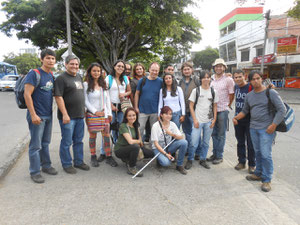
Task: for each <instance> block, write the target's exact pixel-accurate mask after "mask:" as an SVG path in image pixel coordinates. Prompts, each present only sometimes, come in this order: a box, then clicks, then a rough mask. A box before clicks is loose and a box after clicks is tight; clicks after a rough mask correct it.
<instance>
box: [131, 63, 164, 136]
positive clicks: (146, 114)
mask: <svg viewBox="0 0 300 225" xmlns="http://www.w3.org/2000/svg"><path fill="white" fill-rule="evenodd" d="M159 69H160V66H159V64H158V63H157V62H153V63H151V64H150V66H149V73H150V74H149V76H148V77H146V80H145V82H144V85H143V86H142V81H143V79H140V80H139V82H138V86H137V89H136V92H135V96H134V102H135V104H134V107H135V110H136V111H137V112H139V113H140V115H139V123H140V132H141V135H143V134H144V129H145V125H146V122H147V120H148V118H149V120H150V127H152V126H153V124H154V123H155V122H156V121H157V118H158V101H159V91H160V89H161V85H162V79H161V78H159V77H158V74H159Z"/></svg>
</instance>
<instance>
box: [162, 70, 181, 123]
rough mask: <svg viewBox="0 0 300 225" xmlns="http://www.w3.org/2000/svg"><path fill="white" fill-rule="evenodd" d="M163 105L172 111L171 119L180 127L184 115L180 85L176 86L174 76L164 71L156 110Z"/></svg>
mask: <svg viewBox="0 0 300 225" xmlns="http://www.w3.org/2000/svg"><path fill="white" fill-rule="evenodd" d="M164 106H169V107H170V108H171V109H172V111H173V114H172V121H173V122H174V123H175V124H176V125H177V127H178V128H180V123H182V122H183V121H184V117H185V102H184V95H183V92H182V89H181V87H177V81H176V80H175V78H174V76H173V75H171V74H169V73H166V74H165V75H164V77H163V85H162V88H161V89H160V93H159V103H158V112H160V110H161V108H162V107H164Z"/></svg>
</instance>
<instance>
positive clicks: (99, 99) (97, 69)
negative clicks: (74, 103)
mask: <svg viewBox="0 0 300 225" xmlns="http://www.w3.org/2000/svg"><path fill="white" fill-rule="evenodd" d="M101 73H102V68H101V66H100V64H98V63H92V64H91V65H90V66H89V68H88V69H87V72H86V82H84V83H83V87H84V95H85V107H86V108H87V113H86V119H87V120H86V122H87V125H88V130H89V136H90V138H89V146H90V151H91V164H92V166H93V167H98V166H99V163H98V161H97V155H96V137H97V132H98V131H99V129H100V131H101V133H102V139H103V142H102V143H103V145H104V152H105V155H106V160H107V163H108V164H110V165H111V166H117V163H116V161H115V160H114V159H113V157H112V155H111V146H110V139H109V123H110V122H111V120H112V112H111V104H110V96H109V93H108V91H107V87H106V82H105V80H104V78H103V76H102V74H101ZM95 116H97V117H101V120H102V122H101V125H99V123H95V122H93V120H89V118H93V117H95ZM88 121H90V122H88Z"/></svg>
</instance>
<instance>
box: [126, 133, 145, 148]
mask: <svg viewBox="0 0 300 225" xmlns="http://www.w3.org/2000/svg"><path fill="white" fill-rule="evenodd" d="M122 135H123V137H124V138H125V139H126V141H127V142H128V144H130V145H134V144H138V145H139V144H140V143H141V140H140V139H138V140H137V139H133V138H132V137H131V135H130V134H129V133H123V134H122Z"/></svg>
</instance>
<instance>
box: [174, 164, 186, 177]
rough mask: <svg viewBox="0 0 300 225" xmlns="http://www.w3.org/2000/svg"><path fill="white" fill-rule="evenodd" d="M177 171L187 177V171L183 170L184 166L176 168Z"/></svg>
mask: <svg viewBox="0 0 300 225" xmlns="http://www.w3.org/2000/svg"><path fill="white" fill-rule="evenodd" d="M176 170H178V171H179V173H181V174H183V175H187V171H186V170H185V169H184V168H183V166H176Z"/></svg>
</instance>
